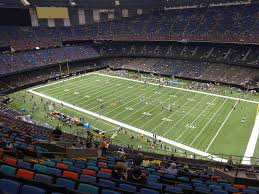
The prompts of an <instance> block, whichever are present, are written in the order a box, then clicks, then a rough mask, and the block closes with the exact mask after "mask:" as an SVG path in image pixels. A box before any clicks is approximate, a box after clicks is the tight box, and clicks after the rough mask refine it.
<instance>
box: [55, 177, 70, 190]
mask: <svg viewBox="0 0 259 194" xmlns="http://www.w3.org/2000/svg"><path fill="white" fill-rule="evenodd" d="M56 184H57V185H61V186H64V187H66V188H68V189H74V188H75V182H74V181H72V180H68V179H64V178H57V180H56Z"/></svg>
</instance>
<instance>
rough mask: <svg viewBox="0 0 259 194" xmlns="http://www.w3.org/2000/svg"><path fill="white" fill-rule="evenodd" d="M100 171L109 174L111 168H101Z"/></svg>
mask: <svg viewBox="0 0 259 194" xmlns="http://www.w3.org/2000/svg"><path fill="white" fill-rule="evenodd" d="M100 171H101V172H106V173H109V174H111V173H112V170H111V169H107V168H101V170H100Z"/></svg>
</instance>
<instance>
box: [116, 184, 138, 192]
mask: <svg viewBox="0 0 259 194" xmlns="http://www.w3.org/2000/svg"><path fill="white" fill-rule="evenodd" d="M119 188H120V189H121V190H123V191H127V192H136V190H137V188H136V187H134V186H132V185H129V184H124V183H121V184H120V185H119Z"/></svg>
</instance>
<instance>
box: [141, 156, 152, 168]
mask: <svg viewBox="0 0 259 194" xmlns="http://www.w3.org/2000/svg"><path fill="white" fill-rule="evenodd" d="M149 165H150V161H149V158H148V157H147V156H145V157H144V160H143V161H142V166H143V167H148V166H149Z"/></svg>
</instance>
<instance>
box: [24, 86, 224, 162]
mask: <svg viewBox="0 0 259 194" xmlns="http://www.w3.org/2000/svg"><path fill="white" fill-rule="evenodd" d="M27 91H28V92H30V93H32V94H35V95H38V96H40V97H43V98H46V99H49V100H51V101H53V102H56V103H58V104H62V105H65V106H67V107H69V108H72V109H75V110H78V111H80V112H83V113H86V114H88V115H91V116H94V117H96V118H99V119H102V120H105V121H107V122H110V123H113V124H115V125H118V126H121V127H124V128H127V129H130V130H132V131H135V132H138V133H142V134H144V135H146V136H149V137H153V133H150V132H147V131H144V130H141V129H139V128H136V127H133V126H131V125H127V124H125V123H122V122H119V121H116V120H114V119H111V118H108V117H105V116H103V115H100V114H97V113H94V112H91V111H88V110H85V109H83V108H80V107H78V106H75V105H72V104H69V103H67V102H64V101H61V100H58V99H56V98H53V97H50V96H47V95H45V94H42V93H39V92H36V91H33V89H29V90H27ZM157 139H158V140H161V141H163V142H165V143H168V144H171V145H173V146H176V147H179V148H181V149H184V150H187V151H189V152H192V153H195V154H198V155H200V156H203V157H207V158H209V159H212V160H215V161H220V162H227V160H226V159H223V158H220V157H218V156H215V155H211V154H209V153H206V152H203V151H201V150H198V149H195V148H192V147H189V146H186V145H184V144H181V143H178V142H175V141H172V140H169V139H167V138H164V137H161V136H157Z"/></svg>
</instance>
